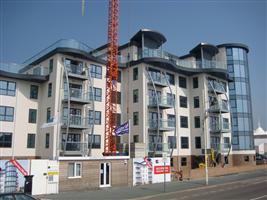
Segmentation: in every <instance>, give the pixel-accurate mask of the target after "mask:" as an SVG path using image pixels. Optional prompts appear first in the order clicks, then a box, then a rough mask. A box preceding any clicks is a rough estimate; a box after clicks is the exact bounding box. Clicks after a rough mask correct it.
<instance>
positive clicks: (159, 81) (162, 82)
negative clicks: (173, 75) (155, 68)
mask: <svg viewBox="0 0 267 200" xmlns="http://www.w3.org/2000/svg"><path fill="white" fill-rule="evenodd" d="M148 73H149V74H150V76H151V78H150V77H149V79H148V80H149V83H152V81H153V83H154V84H155V85H157V86H162V87H167V86H168V83H167V80H166V78H165V77H164V76H163V75H162V74H160V73H156V72H151V71H149V72H148ZM151 79H152V80H151Z"/></svg>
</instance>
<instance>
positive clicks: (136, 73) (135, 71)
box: [133, 67, 138, 81]
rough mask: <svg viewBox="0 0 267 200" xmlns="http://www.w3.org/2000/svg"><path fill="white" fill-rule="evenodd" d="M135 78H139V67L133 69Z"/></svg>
mask: <svg viewBox="0 0 267 200" xmlns="http://www.w3.org/2000/svg"><path fill="white" fill-rule="evenodd" d="M133 80H134V81H136V80H138V68H137V67H136V68H134V69H133Z"/></svg>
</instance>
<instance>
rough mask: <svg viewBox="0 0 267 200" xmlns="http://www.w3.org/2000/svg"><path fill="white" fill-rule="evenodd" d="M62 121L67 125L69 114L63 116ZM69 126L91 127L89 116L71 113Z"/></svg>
mask: <svg viewBox="0 0 267 200" xmlns="http://www.w3.org/2000/svg"><path fill="white" fill-rule="evenodd" d="M62 123H63V126H67V123H68V117H67V116H64V117H63V120H62ZM69 127H70V128H81V129H87V128H90V124H89V118H88V117H82V116H80V115H70V119H69Z"/></svg>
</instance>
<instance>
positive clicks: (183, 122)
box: [180, 116, 188, 128]
mask: <svg viewBox="0 0 267 200" xmlns="http://www.w3.org/2000/svg"><path fill="white" fill-rule="evenodd" d="M180 127H181V128H188V117H186V116H180Z"/></svg>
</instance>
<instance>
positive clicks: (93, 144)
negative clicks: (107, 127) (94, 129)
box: [88, 134, 101, 149]
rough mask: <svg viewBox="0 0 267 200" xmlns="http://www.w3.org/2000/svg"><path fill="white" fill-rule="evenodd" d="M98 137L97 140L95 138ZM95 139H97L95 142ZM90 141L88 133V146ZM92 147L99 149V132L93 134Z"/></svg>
mask: <svg viewBox="0 0 267 200" xmlns="http://www.w3.org/2000/svg"><path fill="white" fill-rule="evenodd" d="M96 138H98V140H96ZM96 141H99V142H97V143H96ZM90 142H91V135H88V146H89V145H90ZM92 149H101V135H99V134H93V143H92Z"/></svg>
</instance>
